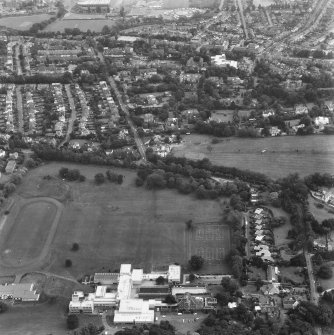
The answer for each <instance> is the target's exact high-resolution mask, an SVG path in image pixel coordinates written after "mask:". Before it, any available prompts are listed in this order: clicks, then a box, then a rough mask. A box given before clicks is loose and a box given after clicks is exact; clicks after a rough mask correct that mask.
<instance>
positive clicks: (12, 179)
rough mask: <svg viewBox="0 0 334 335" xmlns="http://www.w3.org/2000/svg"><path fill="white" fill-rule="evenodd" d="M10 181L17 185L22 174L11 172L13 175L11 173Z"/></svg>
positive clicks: (20, 180)
mask: <svg viewBox="0 0 334 335" xmlns="http://www.w3.org/2000/svg"><path fill="white" fill-rule="evenodd" d="M10 182H11V183H13V184H15V185H19V184H21V182H22V176H21V175H19V174H13V175H11V177H10Z"/></svg>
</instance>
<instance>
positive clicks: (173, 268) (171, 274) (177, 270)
mask: <svg viewBox="0 0 334 335" xmlns="http://www.w3.org/2000/svg"><path fill="white" fill-rule="evenodd" d="M168 280H169V281H171V282H175V283H179V282H180V281H181V266H180V265H170V266H169V267H168Z"/></svg>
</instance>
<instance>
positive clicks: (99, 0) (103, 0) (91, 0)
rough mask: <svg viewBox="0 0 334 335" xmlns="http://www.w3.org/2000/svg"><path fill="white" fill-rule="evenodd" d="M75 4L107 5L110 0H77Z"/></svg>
mask: <svg viewBox="0 0 334 335" xmlns="http://www.w3.org/2000/svg"><path fill="white" fill-rule="evenodd" d="M77 4H78V5H79V6H96V5H100V6H109V5H110V0H79V1H78V2H77Z"/></svg>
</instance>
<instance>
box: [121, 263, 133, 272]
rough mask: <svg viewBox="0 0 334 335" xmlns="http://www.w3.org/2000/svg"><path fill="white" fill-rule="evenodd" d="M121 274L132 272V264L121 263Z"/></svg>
mask: <svg viewBox="0 0 334 335" xmlns="http://www.w3.org/2000/svg"><path fill="white" fill-rule="evenodd" d="M119 273H120V274H131V264H121V268H120V271H119Z"/></svg>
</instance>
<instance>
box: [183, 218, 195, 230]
mask: <svg viewBox="0 0 334 335" xmlns="http://www.w3.org/2000/svg"><path fill="white" fill-rule="evenodd" d="M185 223H186V227H187V229H188V230H191V229H193V220H191V219H190V220H187V221H186V222H185Z"/></svg>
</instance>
